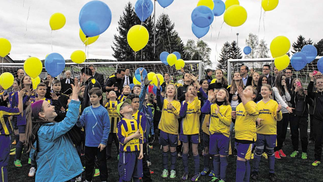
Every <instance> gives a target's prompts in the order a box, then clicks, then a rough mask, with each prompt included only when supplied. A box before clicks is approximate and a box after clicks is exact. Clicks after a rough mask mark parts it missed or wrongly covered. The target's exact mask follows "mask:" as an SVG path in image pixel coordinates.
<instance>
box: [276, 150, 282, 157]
mask: <svg viewBox="0 0 323 182" xmlns="http://www.w3.org/2000/svg"><path fill="white" fill-rule="evenodd" d="M275 158H276V159H281V157H280V155H279V152H278V151H276V152H275Z"/></svg>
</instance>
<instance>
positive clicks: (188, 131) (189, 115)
mask: <svg viewBox="0 0 323 182" xmlns="http://www.w3.org/2000/svg"><path fill="white" fill-rule="evenodd" d="M183 104H184V105H185V104H187V109H186V115H185V117H184V118H183V119H182V123H181V125H182V126H181V133H182V134H184V135H196V134H199V133H200V115H201V101H200V100H199V99H198V98H197V97H195V98H194V100H193V101H192V102H191V103H189V102H186V101H183ZM182 109H185V106H182V108H181V110H182ZM184 112H185V111H184Z"/></svg>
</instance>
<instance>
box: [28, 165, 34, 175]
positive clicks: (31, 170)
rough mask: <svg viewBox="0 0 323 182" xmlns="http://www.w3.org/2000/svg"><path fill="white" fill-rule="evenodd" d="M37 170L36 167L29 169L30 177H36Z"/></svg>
mask: <svg viewBox="0 0 323 182" xmlns="http://www.w3.org/2000/svg"><path fill="white" fill-rule="evenodd" d="M35 172H36V168H34V167H31V168H30V169H29V173H28V176H29V177H34V176H35Z"/></svg>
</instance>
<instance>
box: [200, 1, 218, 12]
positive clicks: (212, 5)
mask: <svg viewBox="0 0 323 182" xmlns="http://www.w3.org/2000/svg"><path fill="white" fill-rule="evenodd" d="M197 6H207V7H209V8H210V9H211V10H213V8H214V2H213V0H200V1H199V2H198V3H197Z"/></svg>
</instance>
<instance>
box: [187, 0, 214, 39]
mask: <svg viewBox="0 0 323 182" xmlns="http://www.w3.org/2000/svg"><path fill="white" fill-rule="evenodd" d="M213 8H214V2H213V1H212V0H200V1H199V2H198V3H197V7H196V8H195V9H194V10H193V12H192V14H191V19H192V32H193V34H194V35H195V36H196V37H197V38H202V37H203V36H205V35H206V34H207V33H208V32H209V29H210V25H211V24H212V22H213V20H214V13H213V11H212V10H213Z"/></svg>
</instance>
